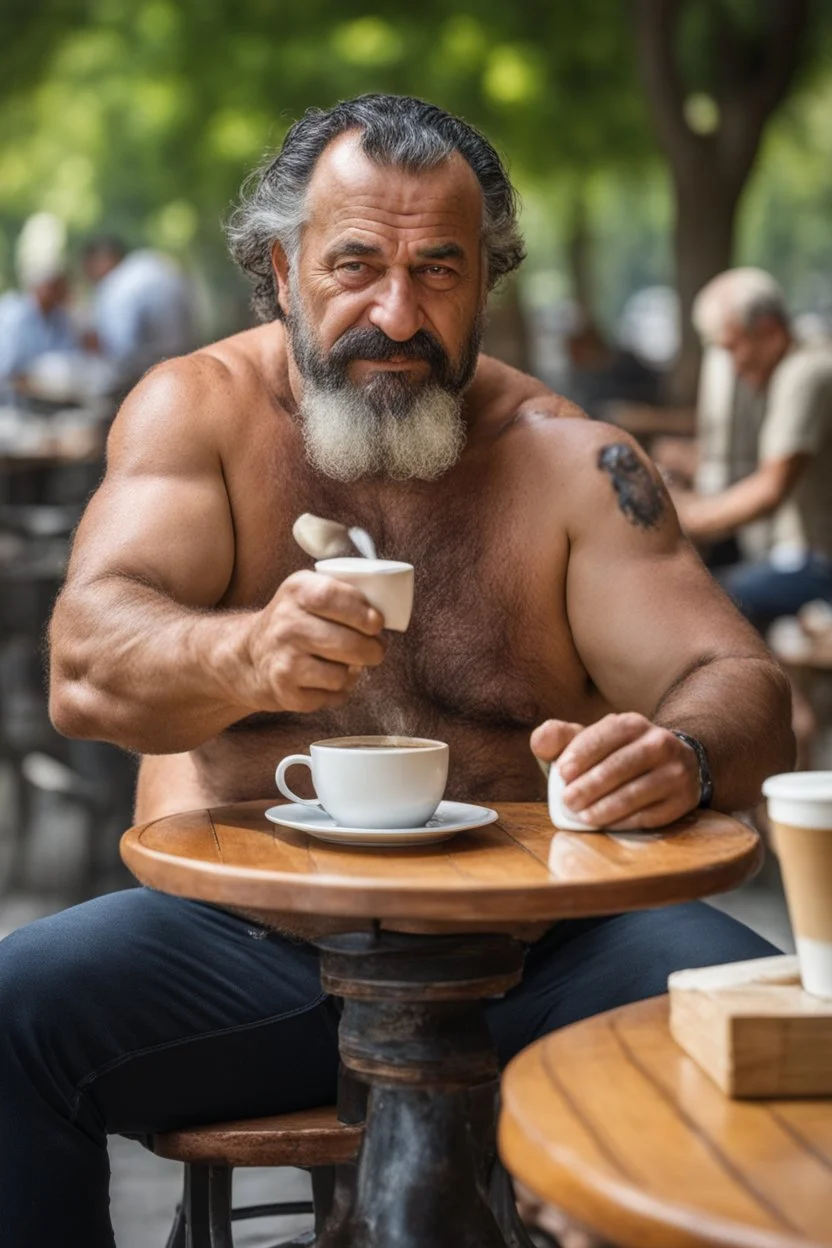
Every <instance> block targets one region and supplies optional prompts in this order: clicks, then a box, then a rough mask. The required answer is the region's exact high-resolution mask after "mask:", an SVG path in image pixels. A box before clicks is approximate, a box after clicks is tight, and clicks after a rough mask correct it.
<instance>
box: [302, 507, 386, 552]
mask: <svg viewBox="0 0 832 1248" xmlns="http://www.w3.org/2000/svg"><path fill="white" fill-rule="evenodd" d="M292 535H293V537H294V539H295V541H296V542H297V544H298V546H300V548H301V550H305V551H306V553H307V555H311V556H312V558H313V559H337V558H339V556H342V555H354V554H355V552H356V551H358V553H359V555H362V556H363V557H364V558H365V559H377V558H378V555H377V554H376V547H375V542H374V541H373V539H372V538H371V537H370V534H369V533H367V532H366V530H365V529H359V528H357V527H352V528H348V527H347V525H345V524H339V522H338V521H337V520H325V519H324V518H323V517H322V516H313V515H311V513H310V512H308V511H307V512H304V514H303V515H302V516H298V518H297V520H296V521H295V523H294V524H293V525H292Z"/></svg>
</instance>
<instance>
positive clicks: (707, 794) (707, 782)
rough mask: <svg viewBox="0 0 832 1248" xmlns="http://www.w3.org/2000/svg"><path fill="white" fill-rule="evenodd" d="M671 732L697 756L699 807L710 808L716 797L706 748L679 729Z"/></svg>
mask: <svg viewBox="0 0 832 1248" xmlns="http://www.w3.org/2000/svg"><path fill="white" fill-rule="evenodd" d="M670 731H671V732H672V733H673V735H674V737H678V738H679V740H680V741H681V742H683V744H684V745H689V746H690V748H691V749H692V750H693V752H694V754H695V755H696V761H697V762H698V764H699V802H698V805H699V806H710V804H711V802H712V801H713V796H714V781H713V777H712V775H711V769H710V767H709V765H708V755H707V754H706V753H705V747H704V745H703V744H702V742H701V741H697V739H696V737H692V736H691V735H690V734H689V733H687V732H679V730H678V729H677V728H671V729H670Z"/></svg>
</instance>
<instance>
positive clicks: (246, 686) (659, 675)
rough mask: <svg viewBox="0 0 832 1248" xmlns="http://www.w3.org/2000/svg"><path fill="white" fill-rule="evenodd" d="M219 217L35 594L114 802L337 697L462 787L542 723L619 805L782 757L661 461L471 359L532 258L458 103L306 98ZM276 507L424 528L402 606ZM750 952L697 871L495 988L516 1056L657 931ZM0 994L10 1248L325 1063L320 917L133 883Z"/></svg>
mask: <svg viewBox="0 0 832 1248" xmlns="http://www.w3.org/2000/svg"><path fill="white" fill-rule="evenodd" d="M231 236H232V247H233V250H234V252H235V254H236V256H237V258H238V259H239V260H240V261H241V262H242V263H243V265H244V266H245V267H246V268H247V269H248V270H249V272H250V273H252V274H253V275H254V276H255V278H256V280H257V285H256V290H255V295H256V302H257V307H258V309H259V310H260V312H261V314H262V315H263V317H264V319H265V320H266V323H265V324H264V325H262V326H261V327H260V328H257V329H254V330H251V331H249V332H248V333H243V334H239V335H237V336H235V337H233V338H231V339H229V340H227V341H225V342H221V343H218V344H216V345H214V346H212V347H210V348H207V349H205V350H203V351H199V352H197V353H195V354H194V355H191V356H188V357H185V358H183V359H180V360H175V361H172V362H171V363H168V364H165V365H162V366H161V367H159V368H157V369H156V370H155V371H153V372H152V373H150V374H149V375H148V376H147V377H146V378H145V380H144V381H143V382H142V383H141V384H140V385H139V386H138V387H137V389H136V390H135V391H134V392H133V394H132V395H131V396H130V398H129V399H128V400H127V402H126V403H125V405H124V408H123V410H122V412H121V414H120V415H119V417H118V419H117V421H116V423H115V426H114V428H113V432H112V436H111V439H110V446H109V456H108V468H107V476H106V479H105V481H104V483H103V485H102V487H101V488H100V490H99V491H98V493H97V494H96V496H95V498H94V499H93V500H92V502H91V504H90V506H89V508H88V510H87V514H86V516H85V518H84V520H83V523H82V525H81V527H80V530H79V533H78V536H77V539H76V543H75V550H74V553H73V558H72V564H71V568H70V571H69V575H68V578H67V584H66V587H65V589H64V592H63V594H62V596H61V599H60V602H59V604H58V606H57V608H56V612H55V617H54V621H53V627H52V714H53V716H54V719H55V722H56V724H57V725H58V727H59V728H60V729H61V730H62V731H64V732H66V733H69V734H72V735H78V736H84V737H92V738H102V739H104V740H107V741H112V742H116V743H118V744H120V745H123V746H126V747H128V748H131V749H133V750H136V751H138V752H140V753H141V754H142V755H144V761H143V763H142V768H141V778H140V783H139V794H138V811H137V816H138V818H139V819H147V818H151V817H154V816H157V815H161V814H163V813H165V812H168V811H172V810H176V809H183V808H188V807H194V806H205V805H210V804H213V803H218V802H227V801H234V800H238V799H245V798H252V797H262V796H264V795H267V794H269V793H270V792H272V789H273V778H272V773H273V768H274V765H275V762H276V760H277V759H279V758H280V757H281V756H282V755H284V754H287V753H289V752H292V751H295V750H299V749H302V748H304V747H306V746H307V745H308V743H309V742H310V741H312V740H315V739H317V738H321V737H328V736H335V735H346V734H352V733H388V732H393V733H399V732H405V733H409V734H418V735H421V736H430V737H438V738H441V739H443V740H446V741H448V742H449V743H450V748H451V774H450V780H449V788H448V791H449V793H450V795H451V796H453V797H454V798H459V799H466V800H469V799H470V800H474V801H485V800H487V801H511V800H528V799H542V798H543V797H544V791H545V783H544V779H543V775H542V772H541V769H540V767H539V766H538V762H537V760H536V759H535V758H534V756H533V754H532V752H531V750H530V749H529V734H530V733H531V732H532V730H533V729H534V733H533V736H532V746H533V749H534V751H535V753H536V754H537V755H538V757H539V758H541V759H543V760H547V761H551V760H554V759H558V760H559V765H560V767H561V770H562V771H563V772H564V775H565V778H566V779H567V780H568V781H569V787H568V789H567V791H566V800H567V804H568V805H569V806H570V807H571V808H572V809H573V810H575V811H580V812H583V814H584V816H585V817H586V818H587V819H588V820H590V821H593V822H600V823H604V824H615V825H616V826H618V827H623V828H627V827H634V826H637V827H654V826H657V825H660V824H663V823H665V822H667V821H669V820H671V819H674V818H676V817H678V816H681V815H683V814H684V813H685V812H687V811H690V810H692V809H694V808H695V807H696V806H697V804H698V803H699V802H700V800H701V799H702V798H703V797H704V798H705V799H707V798H708V796H709V794H708V778H707V775H706V774H705V773H706V771H707V769H708V767H709V769H710V772H711V775H712V780H713V786H714V787H713V797H712V800H713V803H714V804H715V805H716V806H717V807H718V808H719V809H723V810H731V809H734V808H738V807H745V806H748V805H749V804H750V803H751V802H753V801H754V800H755V798H756V797H757V795H758V793H759V789H760V783H761V781H762V779H763V778H764V777H765V776H766V775H767V774H768V773H770V772H773V771H779V770H783V769H785V768H788V767H789V766H790V764H791V749H792V745H791V738H790V731H789V711H788V701H789V696H788V688H787V685H786V684H785V682H784V680H783V677H782V675H781V673H780V672H779V670H778V669H777V667H776V666H775V665H774V663H773V662H772V660H771V659H770V658H769V656H768V654H767V652H766V651H765V649H764V647H763V646H762V644H761V642H760V641H759V640H758V638H757V636H756V635H755V633H754V632H753V631H752V630H751V629H750V628H749V627H748V626H747V625H746V624H745V623H744V622H743V621H742V620H741V618H740V617H739V615H738V614H737V613H736V611H735V610H734V608H733V607H732V606H731V605H730V603H729V602H728V600H727V599H726V598H725V597H723V595H722V594H721V592H720V591H719V590H718V589H717V588H716V586H715V585H714V583H713V582H712V581H711V580H710V578H709V577H708V575H707V574H706V573H705V571H704V570H703V568H702V566H701V564H700V562H699V561H698V559H697V557H696V556H695V555H694V553H693V552H692V550H691V549H690V547H689V546H688V544H687V543H686V542H685V541H684V539H683V538H682V537H681V535H680V532H679V528H678V525H677V522H676V519H675V515H674V513H673V509H672V507H671V506H670V504H669V502H668V500H667V497H666V495H665V493H664V491H663V488H662V486H661V484H660V482H659V479H658V477H657V475H656V473H655V471H654V470H653V468H652V467H651V466H650V465H649V463H648V461H646V460H645V459H644V457H643V456H642V455H641V453H640V452H639V451H638V449H637V448H636V447H635V446H634V445H633V444H631V443H630V442H629V441H628V440H627V439H626V438H625V437H623V435H622V434H621V433H620V432H619V431H617V430H615V429H611V428H609V427H606V426H603V425H600V424H594V423H589V422H586V421H584V420H581V419H566V417H572V416H574V415H576V413H575V412H574V409H570V408H569V406H568V405H566V404H564V403H563V401H562V400H560V399H558V398H557V397H556V396H554V395H552V394H551V393H550V392H548V391H547V390H545V388H544V387H542V386H541V385H540V384H539V383H537V382H536V381H534V380H532V379H531V378H528V377H525V376H522V375H521V374H519V373H516V372H513V371H512V370H511V369H508V368H506V367H504V366H502V365H500V364H497V363H496V362H494V361H491V360H487V359H478V339H479V327H480V323H481V316H482V311H483V307H484V303H485V298H486V295H487V292H488V290H489V289H490V287H491V286H492V285H493V283H494V282H495V280H496V279H497V278H498V277H499V276H501V275H502V274H504V273H506V272H508V271H510V270H511V269H513V268H515V267H516V266H517V265H518V264H519V262H520V260H521V259H522V243H521V240H520V238H519V235H518V233H517V229H516V221H515V201H514V195H513V192H512V189H511V187H510V184H509V183H508V181H507V178H506V175H505V173H504V171H503V169H502V167H501V165H500V162H499V160H498V158H497V156H496V154H495V153H494V151H493V150H492V149H491V148H490V146H489V145H488V144H487V143H486V142H485V141H484V140H483V139H482V138H481V136H479V135H477V134H476V133H474V132H473V131H472V130H471V129H470V128H469V127H467V126H466V125H465V124H464V123H462V122H460V121H458V120H456V119H454V118H451V117H449V116H448V115H447V114H444V113H442V112H441V111H440V110H438V109H434V108H432V107H430V106H427V105H424V104H422V103H420V102H419V101H415V100H408V99H399V98H392V97H364V98H362V99H360V100H355V101H350V102H348V103H346V104H342V105H339V106H338V107H337V108H335V109H333V110H331V111H330V112H328V113H316V114H309V115H307V116H306V117H305V118H304V119H303V120H302V121H301V122H300V123H298V125H297V126H296V127H294V128H293V130H292V131H291V132H290V134H289V136H288V137H287V139H286V141H285V144H284V147H283V149H282V153H281V155H280V156H279V157H278V158H277V160H276V161H275V162H274V164H273V165H272V166H271V167H270V169H269V170H268V171H266V172H265V173H264V174H263V176H262V178H261V180H260V182H259V184H258V186H257V187H256V188H255V190H254V191H253V192H252V194H251V196H250V198H249V200H248V201H247V202H246V203H245V204H244V205H243V207H242V208H241V209H240V211H239V213H238V215H237V217H236V218H235V220H234V222H233V225H232V231H231ZM275 318H277V319H275ZM301 512H313V513H315V514H318V515H321V516H326V517H331V518H333V519H338V520H341V521H344V522H346V523H349V524H360V525H361V526H363V527H364V528H366V529H367V530H368V531H369V532H370V533H372V534H373V536H374V537H375V539H376V541H377V544H378V547H379V549H380V551H381V552H382V553H383V554H384V555H385V556H387V557H390V558H407V559H408V560H409V561H411V562H412V563H413V564H414V565H415V567H416V569H417V585H416V608H415V613H414V617H413V621H412V624H411V627H410V629H409V631H408V632H407V633H406V634H404V635H401V636H392V635H387V634H385V633H384V631H383V621H382V619H381V618H380V616H379V615H378V613H377V612H375V611H374V610H373V609H372V608H371V607H370V606H369V605H368V604H367V602H366V601H365V600H364V599H363V598H362V596H361V595H360V594H359V593H358V592H357V591H356V590H354V589H353V588H351V587H350V586H347V585H345V584H343V583H339V582H338V581H336V580H332V579H328V578H325V577H321V576H318V575H316V574H314V573H312V572H311V571H310V570H309V566H308V565H309V561H308V560H307V559H306V557H305V556H304V555H303V553H302V552H301V551H300V550H299V548H298V547H297V546H296V545H295V543H294V542H293V540H292V537H291V527H292V522H293V520H294V519H295V518H296V517H297V516H298V515H299V514H300V513H301ZM553 716H554V717H555V718H551V717H553ZM672 729H675V730H681V731H682V732H683V733H687V734H689V736H690V737H693V738H696V739H697V740H698V742H700V743H701V749H700V751H697V750H696V749H695V748H694V747H693V746H692V745H690V744H689V743H688V742H686V741H684V740H682V739H680V738H679V737H678V736H676V735H674V732H673V731H671V730H672ZM255 937H259V939H255ZM766 952H773V950H772V949H771V947H770V946H769V945H767V944H766V942H764V941H762V940H760V939H759V938H758V937H757V936H755V935H754V934H753V933H751V932H749V931H748V930H747V929H745V928H743V927H742V926H741V925H739V924H737V923H734V922H733V921H732V920H730V919H727V918H726V917H725V916H723V915H721V914H719V913H717V912H716V911H714V910H712V909H710V908H709V907H707V906H704V905H698V904H697V905H692V906H679V907H674V908H672V909H670V910H666V911H652V912H648V913H645V914H631V915H624V916H617V917H612V918H609V919H604V920H589V921H581V922H575V923H562V924H558V925H557V926H556V927H555V928H553V929H552V931H551V932H549V933H547V934H546V935H545V936H544V937H543V938H542V939H540V940H538V941H537V942H535V943H534V944H532V945H531V946H530V948H529V951H528V956H527V961H526V972H525V977H524V981H523V984H521V985H520V986H519V987H518V988H517V989H515V990H514V991H513V992H512V993H510V994H508V996H507V997H505V998H504V999H502V1000H500V1001H496V1002H493V1003H491V1004H490V1005H489V1007H488V1010H489V1022H490V1025H491V1027H492V1031H493V1034H494V1037H495V1041H496V1043H497V1047H498V1050H499V1053H500V1056H501V1058H502V1059H504V1060H505V1059H506V1058H507V1057H509V1056H510V1055H511V1054H512V1053H514V1052H516V1051H517V1050H518V1049H519V1048H520V1047H522V1046H523V1045H525V1044H527V1043H528V1042H530V1041H531V1040H532V1039H534V1038H535V1037H536V1036H538V1035H540V1034H542V1033H544V1032H546V1031H547V1030H550V1029H551V1028H553V1027H557V1026H561V1025H563V1024H564V1023H565V1022H568V1021H571V1020H573V1019H576V1018H579V1017H582V1016H585V1015H588V1014H591V1013H594V1012H596V1011H598V1010H600V1009H606V1008H609V1007H611V1006H613V1005H616V1004H620V1003H622V1002H624V1001H628V1000H634V999H637V998H639V997H644V996H648V995H651V994H652V993H656V992H661V991H663V990H664V986H665V983H666V977H667V974H668V972H669V971H670V970H673V969H676V968H677V967H680V966H688V965H702V964H704V963H708V962H718V961H723V960H731V959H735V958H745V957H754V956H759V955H761V954H764V953H766ZM0 1019H2V1022H0V1087H2V1088H3V1093H2V1095H3V1097H4V1100H5V1102H6V1104H4V1106H3V1113H2V1114H1V1115H0V1241H2V1243H3V1244H4V1245H9V1248H43V1246H44V1245H47V1244H48V1245H49V1246H50V1248H55V1246H56V1245H64V1244H65V1245H67V1246H69V1245H72V1248H75V1246H76V1245H77V1244H79V1243H83V1244H84V1245H85V1248H105V1246H111V1245H112V1242H113V1241H112V1231H111V1229H110V1225H109V1219H108V1213H107V1162H106V1149H105V1140H106V1134H107V1132H116V1131H120V1132H128V1133H129V1132H134V1133H141V1132H145V1131H150V1130H152V1129H160V1128H164V1127H169V1126H172V1125H174V1124H182V1123H188V1122H197V1121H203V1122H204V1121H212V1120H213V1121H216V1120H221V1119H223V1118H234V1117H242V1116H246V1115H251V1114H264V1113H277V1112H282V1111H287V1110H290V1109H293V1108H298V1107H303V1106H309V1105H312V1104H320V1103H324V1102H327V1101H330V1100H331V1099H332V1098H333V1095H334V1084H335V1074H336V1068H337V1061H336V1046H335V1024H336V1013H335V1009H334V1007H333V1005H332V1003H331V1002H330V1001H329V1000H328V999H327V998H326V997H325V995H324V994H323V993H322V991H321V987H320V981H319V979H318V976H317V964H316V956H315V951H314V948H313V947H312V946H310V945H309V944H307V943H305V942H304V941H301V940H297V939H290V938H288V937H287V936H285V935H282V934H278V933H276V932H272V933H267V932H265V931H264V930H263V929H258V928H256V927H254V926H253V925H252V923H251V922H249V921H246V920H244V919H242V918H239V917H236V916H234V915H230V914H227V913H225V912H224V911H221V910H219V909H216V908H214V907H211V906H205V905H202V904H199V903H194V902H187V901H182V900H179V899H176V898H172V897H166V896H162V895H160V894H154V893H151V892H148V891H147V890H143V889H136V890H129V891H127V892H124V893H120V894H115V895H112V896H109V897H104V898H99V899H97V900H95V901H93V902H89V903H87V904H86V905H84V906H81V907H78V908H76V909H74V910H70V911H67V912H65V913H63V914H61V915H57V916H55V917H53V918H50V919H47V920H44V921H42V922H40V923H36V924H33V925H31V926H30V927H29V928H26V929H23V930H21V931H20V932H18V933H15V934H14V935H13V936H12V937H10V938H9V939H8V940H7V941H6V942H4V943H3V945H2V946H0ZM276 1057H277V1058H278V1060H277V1061H276ZM276 1070H277V1071H280V1070H285V1072H286V1078H285V1079H284V1080H280V1079H279V1078H278V1079H275V1077H274V1072H275V1071H276ZM266 1072H267V1073H266ZM10 1124H13V1128H12V1126H11V1125H10ZM47 1174H48V1175H49V1183H50V1187H49V1199H48V1200H40V1199H38V1195H37V1193H38V1191H39V1189H40V1185H41V1184H42V1182H43V1179H44V1177H45V1175H47Z"/></svg>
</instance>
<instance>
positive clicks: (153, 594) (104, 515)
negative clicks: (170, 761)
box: [50, 358, 383, 754]
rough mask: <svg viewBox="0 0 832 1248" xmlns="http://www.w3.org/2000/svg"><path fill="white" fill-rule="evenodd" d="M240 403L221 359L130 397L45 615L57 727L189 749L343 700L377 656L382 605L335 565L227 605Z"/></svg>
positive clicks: (130, 743)
mask: <svg viewBox="0 0 832 1248" xmlns="http://www.w3.org/2000/svg"><path fill="white" fill-rule="evenodd" d="M240 401H241V396H240V394H239V393H235V392H232V389H231V383H230V379H229V377H228V374H227V372H226V370H225V368H224V366H223V365H222V364H220V363H219V362H218V361H214V360H210V359H198V358H192V359H190V360H187V361H184V362H175V363H173V364H171V365H167V366H163V367H162V368H160V369H158V370H156V371H155V372H154V373H152V374H150V375H149V377H148V378H146V379H145V381H143V382H142V383H141V385H139V386H138V387H137V388H136V390H134V391H133V393H132V395H131V396H130V398H129V399H128V400H127V402H126V403H125V405H124V407H123V408H122V411H121V413H120V414H119V416H118V418H117V420H116V422H115V424H114V426H113V431H112V433H111V436H110V441H109V445H108V462H107V473H106V476H105V479H104V482H103V484H102V485H101V487H100V489H99V490H98V491H97V493H96V494H95V496H94V498H93V499H92V501H91V502H90V505H89V507H88V508H87V511H86V514H85V515H84V518H83V520H82V522H81V525H80V527H79V530H78V533H77V535H76V538H75V545H74V549H73V553H72V559H71V562H70V566H69V571H68V574H67V580H66V585H65V587H64V589H63V591H62V593H61V595H60V598H59V599H58V602H57V605H56V607H55V612H54V615H53V619H52V624H51V630H50V644H51V688H50V711H51V715H52V718H53V721H54V723H55V725H56V727H57V728H58V729H59V731H61V732H64V733H66V734H67V735H69V736H79V737H92V738H96V739H100V740H106V741H112V742H114V743H116V744H118V745H122V746H125V747H127V748H130V749H135V750H138V751H140V752H142V753H149V754H152V753H160V754H173V753H179V752H181V751H184V750H189V749H193V748H195V747H196V746H197V745H200V744H201V743H202V742H204V741H206V740H208V739H209V738H210V737H212V736H215V735H216V733H218V732H220V731H221V730H222V729H224V728H226V727H227V726H228V725H229V724H231V723H233V722H234V721H235V720H237V719H240V718H242V717H243V716H245V715H247V714H249V713H251V712H252V711H256V710H261V711H262V710H267V711H280V710H286V709H291V710H312V709H316V708H317V707H319V706H324V705H334V704H337V703H338V702H339V701H341V700H343V698H344V696H345V695H346V693H348V692H349V688H350V687H351V684H352V683H353V682H354V679H355V678H356V675H357V672H358V670H360V667H361V666H364V665H368V664H373V663H377V662H380V661H381V658H382V657H383V646H382V644H381V643H380V642H379V641H378V639H377V637H376V634H377V633H378V632H379V631H380V629H381V627H382V621H381V617H380V616H379V614H378V612H375V611H373V610H372V609H371V608H370V607H369V606H368V604H367V603H366V601H365V600H364V599H363V598H362V597H361V595H360V594H357V593H356V591H354V590H353V589H352V588H351V587H350V586H347V585H344V584H341V583H338V582H335V581H332V580H330V579H329V578H324V577H317V576H316V575H315V574H314V573H311V572H310V573H299V574H297V575H296V576H294V577H290V578H289V579H288V580H287V581H286V582H284V584H283V585H282V586H281V587H280V588H279V590H278V592H277V594H276V595H275V597H274V598H273V599H272V602H271V603H269V604H268V605H267V606H266V607H265V608H263V609H262V610H258V611H253V610H246V611H240V610H228V609H222V606H221V605H218V604H221V603H222V600H223V597H224V595H225V594H226V592H227V590H228V588H229V585H230V583H231V580H232V576H233V571H234V561H235V549H234V527H233V522H232V515H231V507H230V502H229V498H228V494H227V491H226V485H225V479H224V475H223V463H222V452H223V437H224V435H223V424H224V422H226V423H227V417H228V412H229V411H230V410H233V405H234V404H235V403H239V402H240ZM353 667H354V668H355V671H353V670H351V669H352V668H353Z"/></svg>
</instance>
